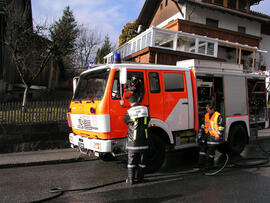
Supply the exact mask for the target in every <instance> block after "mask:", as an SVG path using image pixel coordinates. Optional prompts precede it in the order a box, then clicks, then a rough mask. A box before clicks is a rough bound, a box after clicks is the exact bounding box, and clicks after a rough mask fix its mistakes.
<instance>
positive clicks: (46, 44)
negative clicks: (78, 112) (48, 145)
mask: <svg viewBox="0 0 270 203" xmlns="http://www.w3.org/2000/svg"><path fill="white" fill-rule="evenodd" d="M5 12H6V22H7V31H6V35H5V39H4V44H5V45H6V46H7V47H8V48H9V52H10V55H11V58H12V60H13V62H14V64H15V66H16V69H17V71H18V73H19V76H20V78H21V81H22V83H23V84H24V86H25V90H24V96H23V102H22V107H23V108H24V107H25V104H26V101H27V93H28V91H29V88H30V87H31V85H32V84H33V82H34V81H35V80H36V78H37V77H38V76H39V74H40V73H41V72H42V71H43V70H44V68H45V67H46V65H47V63H48V61H49V59H50V57H51V55H52V52H53V44H52V43H51V42H50V41H49V40H48V39H46V37H45V35H44V30H45V28H44V27H43V26H36V27H33V25H32V17H31V5H30V1H29V2H28V3H27V4H25V7H19V5H18V2H17V1H11V3H9V5H8V6H7V7H6V9H5Z"/></svg>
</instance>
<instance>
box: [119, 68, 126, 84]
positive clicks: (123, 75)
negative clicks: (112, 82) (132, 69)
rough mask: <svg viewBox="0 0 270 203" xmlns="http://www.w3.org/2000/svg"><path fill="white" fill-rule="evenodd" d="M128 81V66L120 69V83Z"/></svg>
mask: <svg viewBox="0 0 270 203" xmlns="http://www.w3.org/2000/svg"><path fill="white" fill-rule="evenodd" d="M126 83H127V68H121V69H120V84H126Z"/></svg>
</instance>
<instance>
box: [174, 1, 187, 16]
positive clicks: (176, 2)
mask: <svg viewBox="0 0 270 203" xmlns="http://www.w3.org/2000/svg"><path fill="white" fill-rule="evenodd" d="M172 1H173V2H174V3H175V5H176V7H177V9H178V10H179V12H180V13H181V15H182V16H183V17H184V13H183V11H182V9H181V8H180V6H179V5H178V4H185V3H186V0H172Z"/></svg>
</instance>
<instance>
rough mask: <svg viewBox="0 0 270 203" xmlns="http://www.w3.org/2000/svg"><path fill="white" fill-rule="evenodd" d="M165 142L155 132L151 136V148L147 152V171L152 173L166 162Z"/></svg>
mask: <svg viewBox="0 0 270 203" xmlns="http://www.w3.org/2000/svg"><path fill="white" fill-rule="evenodd" d="M164 158H165V143H164V141H163V140H162V139H161V138H160V137H159V136H158V135H157V134H154V133H151V134H150V136H149V150H148V153H147V162H146V171H147V172H148V173H152V172H155V171H157V170H158V169H159V168H160V167H161V165H162V164H163V162H164Z"/></svg>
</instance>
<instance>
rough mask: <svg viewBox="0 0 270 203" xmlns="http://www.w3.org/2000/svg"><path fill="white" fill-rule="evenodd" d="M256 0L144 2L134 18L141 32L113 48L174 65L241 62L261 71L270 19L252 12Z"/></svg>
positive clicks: (127, 56)
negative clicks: (190, 61) (189, 61)
mask: <svg viewBox="0 0 270 203" xmlns="http://www.w3.org/2000/svg"><path fill="white" fill-rule="evenodd" d="M259 2H260V0H146V1H145V4H144V7H143V8H142V10H141V13H140V15H139V17H138V20H137V26H138V27H140V29H143V30H145V31H144V32H142V33H141V34H139V35H138V36H137V37H135V38H134V39H132V40H130V41H129V42H127V43H126V44H124V45H123V46H121V47H119V49H118V50H116V52H120V53H121V55H122V56H124V60H128V61H135V62H142V63H158V64H170V65H175V64H176V61H179V60H183V59H190V58H199V59H208V60H215V61H226V62H230V63H238V64H243V65H244V69H245V70H246V71H247V72H250V71H257V70H261V69H265V68H267V67H268V66H270V61H268V60H269V58H270V57H268V56H269V53H270V48H269V47H270V46H269V44H270V38H269V37H270V35H269V33H270V32H269V30H268V26H269V23H270V17H269V16H267V15H264V14H261V13H257V12H253V11H251V9H250V8H251V6H252V5H254V4H258V3H259ZM267 51H268V53H267ZM107 59H108V61H110V55H109V56H108V58H107ZM269 69H270V67H269Z"/></svg>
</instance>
